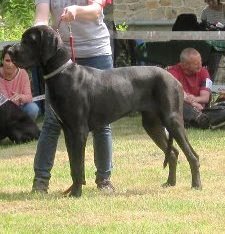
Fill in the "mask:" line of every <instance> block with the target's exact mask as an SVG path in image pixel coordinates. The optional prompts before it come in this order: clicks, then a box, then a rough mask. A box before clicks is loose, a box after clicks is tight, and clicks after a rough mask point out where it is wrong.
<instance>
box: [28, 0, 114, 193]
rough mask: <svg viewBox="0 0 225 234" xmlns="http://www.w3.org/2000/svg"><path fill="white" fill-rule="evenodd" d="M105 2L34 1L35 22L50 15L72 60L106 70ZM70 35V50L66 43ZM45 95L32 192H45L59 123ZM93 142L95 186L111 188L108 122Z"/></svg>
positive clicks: (108, 65)
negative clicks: (72, 41)
mask: <svg viewBox="0 0 225 234" xmlns="http://www.w3.org/2000/svg"><path fill="white" fill-rule="evenodd" d="M106 3H107V0H88V1H87V0H73V1H69V0H60V1H59V0H35V4H36V14H35V25H43V24H44V25H48V22H49V15H51V22H52V27H53V28H54V29H56V30H58V31H59V34H60V36H61V38H62V40H63V42H64V43H65V45H66V46H67V47H68V50H69V51H71V57H72V54H74V55H75V58H76V63H78V64H80V65H85V66H90V67H94V68H98V69H102V70H104V69H110V68H112V67H113V61H112V52H111V47H110V35H109V32H108V29H107V27H106V25H105V23H104V22H103V17H104V16H103V7H104V6H105V4H106ZM68 26H69V28H68ZM71 34H72V36H73V38H74V45H73V46H74V53H72V52H73V48H72V46H71V43H70V38H71ZM106 79H107V77H106ZM45 94H46V100H45V116H44V122H43V127H42V131H41V135H40V137H39V140H38V145H37V151H36V154H35V158H34V173H35V176H34V180H33V186H32V191H33V192H44V193H47V191H48V186H49V180H50V177H51V169H52V167H53V164H54V158H55V153H56V148H57V142H58V138H59V135H60V130H61V126H60V124H59V123H58V121H57V119H56V117H55V115H54V113H53V111H52V110H51V108H50V105H49V98H48V95H49V94H48V90H47V89H46V92H45ZM68 114H69V113H68ZM93 144H94V162H95V166H96V168H97V171H96V180H95V182H96V184H97V188H98V189H100V190H107V191H114V187H113V185H112V183H111V181H110V175H111V170H112V136H111V128H110V126H109V125H108V126H104V127H101V128H99V129H96V130H94V131H93Z"/></svg>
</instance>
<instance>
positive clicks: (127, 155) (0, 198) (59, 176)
mask: <svg viewBox="0 0 225 234" xmlns="http://www.w3.org/2000/svg"><path fill="white" fill-rule="evenodd" d="M112 129H113V150H114V157H113V162H114V170H113V174H112V182H113V184H114V185H115V187H116V192H115V194H103V193H101V192H99V191H98V190H97V189H96V186H95V183H94V180H95V176H94V172H95V167H94V163H93V148H92V138H91V134H90V136H89V138H88V143H87V147H86V160H85V162H86V181H87V185H86V186H84V187H83V195H82V197H81V198H79V199H76V198H68V197H63V196H62V192H63V191H64V190H65V189H67V188H68V186H70V185H71V177H70V172H69V163H68V157H67V152H66V148H65V144H64V138H63V134H62V135H61V137H60V140H59V145H58V148H57V155H56V160H55V166H54V168H53V170H52V179H51V182H50V189H49V194H47V195H40V194H39V195H38V194H30V190H31V186H32V179H33V158H34V154H35V150H36V143H37V142H31V143H28V144H23V145H12V144H11V143H9V141H7V140H5V141H3V142H1V145H0V220H1V221H0V233H7V234H8V233H85V234H86V233H160V234H161V233H182V234H183V233H225V133H224V131H225V130H216V131H212V130H204V131H203V130H196V129H189V130H188V131H187V133H188V137H189V140H190V142H191V143H192V145H193V148H194V149H195V150H196V151H197V152H198V154H199V155H200V163H201V168H200V171H201V178H202V185H203V190H201V191H196V190H192V189H191V176H190V169H189V164H188V162H187V160H186V158H185V156H184V155H183V153H182V152H181V150H180V149H179V151H180V155H179V164H178V168H177V185H176V186H175V187H171V188H162V187H161V184H162V183H164V182H165V181H166V179H167V175H168V168H166V169H163V160H164V155H163V153H162V152H161V151H160V150H159V149H158V148H157V147H156V146H155V145H154V143H153V142H152V140H150V139H149V138H148V136H147V134H145V132H144V130H143V129H142V127H141V124H140V117H139V116H135V117H127V118H123V119H121V120H119V121H117V122H116V123H114V124H113V125H112Z"/></svg>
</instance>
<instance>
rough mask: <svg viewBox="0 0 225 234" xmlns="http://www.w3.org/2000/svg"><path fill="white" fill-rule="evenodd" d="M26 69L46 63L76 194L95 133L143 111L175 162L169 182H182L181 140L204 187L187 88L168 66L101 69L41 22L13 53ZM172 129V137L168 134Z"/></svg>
mask: <svg viewBox="0 0 225 234" xmlns="http://www.w3.org/2000/svg"><path fill="white" fill-rule="evenodd" d="M9 53H10V56H11V58H12V60H13V61H14V62H15V63H16V64H17V65H18V66H20V67H23V68H29V67H31V66H34V65H40V66H41V67H42V69H43V72H44V78H45V80H46V84H47V86H48V89H49V93H50V103H51V106H52V108H53V110H54V112H55V114H56V116H57V117H58V118H59V120H60V122H61V124H62V128H63V131H64V134H65V141H66V146H67V151H68V155H69V160H70V168H71V176H72V180H73V184H72V186H71V188H70V195H71V196H77V197H78V196H81V193H82V185H83V184H85V172H84V154H85V145H86V140H87V136H88V133H89V131H91V130H93V129H95V128H98V127H99V126H102V125H105V124H108V123H111V122H113V121H115V120H117V119H119V118H121V117H123V116H125V115H126V114H128V113H130V112H133V111H139V112H140V113H141V115H142V124H143V127H144V129H145V130H146V132H147V134H148V135H149V136H150V137H151V138H152V139H153V141H154V142H155V143H156V145H158V146H159V147H160V149H161V150H162V151H163V152H164V153H165V161H164V166H166V165H167V163H168V164H169V176H168V179H167V182H166V183H165V184H164V185H165V186H174V185H175V184H176V166H177V156H178V151H177V150H176V149H175V148H174V147H173V146H172V141H173V139H175V140H176V142H177V143H178V145H179V146H180V148H181V149H182V151H183V152H184V154H185V156H186V157H187V160H188V162H189V164H190V168H191V174H192V187H194V188H197V189H199V188H201V180H200V173H199V166H200V164H199V158H198V155H197V154H196V153H195V151H194V150H193V148H192V147H191V145H190V143H189V142H188V139H187V137H186V134H185V129H184V125H183V116H182V115H183V90H182V87H181V85H180V83H179V82H178V81H177V80H176V79H175V78H174V77H173V76H172V75H171V74H170V73H168V72H167V71H165V70H164V69H161V68H158V67H153V66H149V67H147V66H141V67H135V66H133V67H127V68H124V67H123V68H113V69H110V70H105V71H102V70H98V69H94V68H90V67H85V66H79V65H77V64H74V63H72V62H71V60H70V54H69V52H68V51H67V49H66V48H65V46H64V44H63V42H62V41H61V39H60V36H59V35H58V33H57V32H55V31H54V30H53V29H51V28H50V27H48V26H35V27H32V28H30V29H28V30H27V31H25V32H24V34H23V36H22V39H21V42H20V43H18V44H16V45H14V46H13V47H12V48H11V50H10V51H9ZM165 128H166V129H167V131H168V132H169V137H167V135H166V133H165Z"/></svg>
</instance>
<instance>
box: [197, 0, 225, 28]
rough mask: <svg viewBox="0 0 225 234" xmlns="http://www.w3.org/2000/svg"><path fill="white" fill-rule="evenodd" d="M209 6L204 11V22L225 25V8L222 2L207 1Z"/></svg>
mask: <svg viewBox="0 0 225 234" xmlns="http://www.w3.org/2000/svg"><path fill="white" fill-rule="evenodd" d="M205 2H206V3H207V6H206V7H205V8H204V9H203V10H202V13H201V20H202V22H205V23H209V24H214V25H216V24H217V23H221V24H223V25H225V8H224V4H222V3H221V2H220V0H205Z"/></svg>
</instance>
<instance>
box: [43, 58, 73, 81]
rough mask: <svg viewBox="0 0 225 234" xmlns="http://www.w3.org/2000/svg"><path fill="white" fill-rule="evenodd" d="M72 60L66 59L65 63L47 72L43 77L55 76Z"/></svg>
mask: <svg viewBox="0 0 225 234" xmlns="http://www.w3.org/2000/svg"><path fill="white" fill-rule="evenodd" d="M72 63H73V61H72V60H71V59H70V60H69V61H67V62H66V63H64V64H63V65H62V66H61V67H59V68H57V69H56V70H55V71H53V72H51V73H49V74H47V75H44V76H43V78H44V79H45V80H47V79H49V78H51V77H53V76H55V75H56V74H58V73H60V72H61V71H62V70H64V69H65V68H66V67H67V66H69V65H70V64H72Z"/></svg>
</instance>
